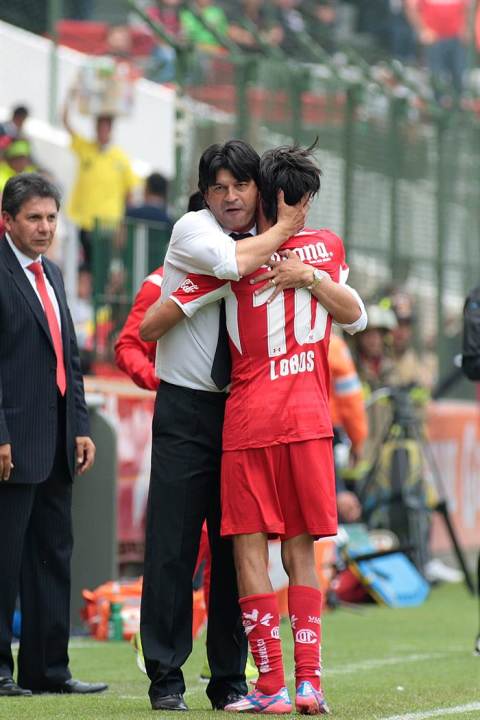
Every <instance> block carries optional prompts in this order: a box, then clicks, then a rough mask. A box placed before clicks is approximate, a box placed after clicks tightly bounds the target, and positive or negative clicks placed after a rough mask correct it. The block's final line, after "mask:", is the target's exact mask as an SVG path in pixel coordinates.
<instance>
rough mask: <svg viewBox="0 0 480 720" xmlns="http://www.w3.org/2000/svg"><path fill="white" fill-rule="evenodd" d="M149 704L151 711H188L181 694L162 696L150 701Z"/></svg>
mask: <svg viewBox="0 0 480 720" xmlns="http://www.w3.org/2000/svg"><path fill="white" fill-rule="evenodd" d="M151 703H152V710H188V707H187V706H186V704H185V700H184V699H183V695H182V694H181V693H176V694H175V695H162V696H161V697H157V698H155V699H154V700H151Z"/></svg>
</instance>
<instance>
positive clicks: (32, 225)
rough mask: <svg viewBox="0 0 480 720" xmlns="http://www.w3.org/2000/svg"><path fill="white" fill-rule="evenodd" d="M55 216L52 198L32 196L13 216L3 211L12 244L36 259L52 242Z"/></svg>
mask: <svg viewBox="0 0 480 720" xmlns="http://www.w3.org/2000/svg"><path fill="white" fill-rule="evenodd" d="M57 216H58V211H57V206H56V203H55V200H54V199H53V198H43V197H34V198H31V199H30V200H27V201H26V202H24V203H23V205H22V206H21V208H20V210H19V211H18V213H17V214H16V216H15V217H14V218H13V217H12V216H11V215H10V214H9V213H7V212H4V213H3V220H4V223H5V228H6V230H7V232H8V234H9V235H10V237H11V239H12V242H13V244H14V245H15V246H16V247H17V248H18V249H19V250H20V251H21V252H22V253H24V255H26V256H27V257H29V258H32V260H36V259H37V257H38V256H39V255H42V254H43V253H44V252H46V251H47V250H48V248H49V247H50V245H51V244H52V240H53V238H54V235H55V230H56V228H57Z"/></svg>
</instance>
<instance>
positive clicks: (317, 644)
mask: <svg viewBox="0 0 480 720" xmlns="http://www.w3.org/2000/svg"><path fill="white" fill-rule="evenodd" d="M321 610H322V593H321V592H320V590H316V589H315V588H312V587H306V586H304V585H294V586H291V587H289V588H288V612H289V614H290V624H291V626H292V633H293V640H294V657H295V685H296V687H298V686H299V685H300V683H301V682H303V681H304V680H309V681H310V682H311V683H312V685H313V687H314V688H315V690H320V671H321V646H322V625H321V618H320V616H321Z"/></svg>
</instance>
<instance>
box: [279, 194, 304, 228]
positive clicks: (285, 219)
mask: <svg viewBox="0 0 480 720" xmlns="http://www.w3.org/2000/svg"><path fill="white" fill-rule="evenodd" d="M309 209H310V197H309V196H308V195H304V196H303V198H302V199H301V200H299V201H298V203H297V204H296V205H287V203H286V202H285V195H284V193H283V190H279V191H278V196H277V223H278V224H279V225H282V227H283V229H284V231H285V234H286V235H287V237H290V236H291V235H296V234H297V233H298V232H300V230H301V229H302V228H303V227H304V226H305V220H306V217H307V213H308V211H309Z"/></svg>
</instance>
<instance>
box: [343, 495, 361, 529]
mask: <svg viewBox="0 0 480 720" xmlns="http://www.w3.org/2000/svg"><path fill="white" fill-rule="evenodd" d="M337 510H338V515H339V517H340V519H341V520H343V521H344V522H356V521H357V520H359V519H360V516H361V514H362V506H361V505H360V502H359V500H358V498H357V496H356V495H355V493H353V492H350V491H349V490H342V492H339V493H338V495H337Z"/></svg>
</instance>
